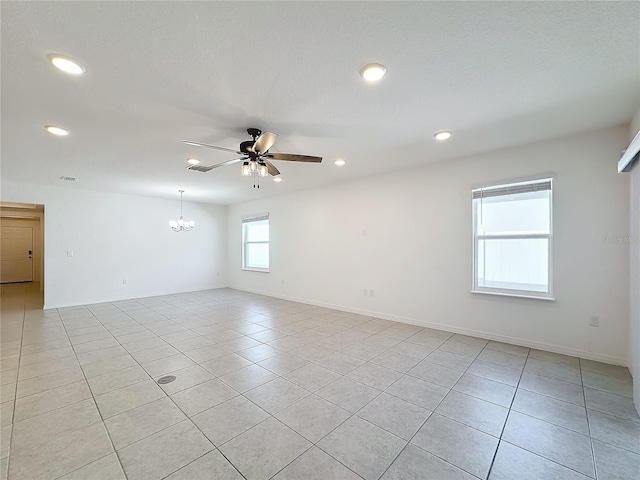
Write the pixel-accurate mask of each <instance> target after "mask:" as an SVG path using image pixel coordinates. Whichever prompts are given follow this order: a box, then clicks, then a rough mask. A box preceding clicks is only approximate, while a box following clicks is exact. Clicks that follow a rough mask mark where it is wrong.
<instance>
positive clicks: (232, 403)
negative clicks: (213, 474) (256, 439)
mask: <svg viewBox="0 0 640 480" xmlns="http://www.w3.org/2000/svg"><path fill="white" fill-rule="evenodd" d="M267 418H269V414H268V413H267V412H265V411H264V410H262V409H261V408H260V407H258V406H257V405H255V404H254V403H252V402H250V401H249V400H247V399H246V398H244V397H242V396H238V397H235V398H232V399H231V400H227V401H226V402H224V403H221V404H220V405H218V406H215V407H213V408H210V409H209V410H205V411H204V412H202V413H199V414H198V415H195V416H194V417H193V418H192V421H193V422H194V423H195V424H196V425H197V426H198V428H199V429H200V430H202V432H203V433H204V434H205V435H206V436H207V438H208V439H209V440H211V442H213V444H214V445H216V446H217V447H219V446H220V445H222V444H223V443H225V442H228V441H229V440H231V439H232V438H234V437H236V436H238V435H240V434H241V433H243V432H245V431H247V430H249V429H250V428H251V427H254V426H255V425H257V424H258V423H260V422H262V421H264V420H266V419H267Z"/></svg>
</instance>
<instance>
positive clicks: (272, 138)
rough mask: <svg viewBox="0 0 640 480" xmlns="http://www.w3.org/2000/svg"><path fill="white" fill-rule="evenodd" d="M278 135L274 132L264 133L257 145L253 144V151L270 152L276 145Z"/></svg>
mask: <svg viewBox="0 0 640 480" xmlns="http://www.w3.org/2000/svg"><path fill="white" fill-rule="evenodd" d="M277 137H278V135H277V134H276V133H273V132H264V133H263V134H262V135H260V136H259V137H258V139H257V140H256V143H254V144H253V151H254V152H259V153H264V152H266V151H268V150H269V149H270V148H271V147H272V146H273V144H274V143H276V138H277Z"/></svg>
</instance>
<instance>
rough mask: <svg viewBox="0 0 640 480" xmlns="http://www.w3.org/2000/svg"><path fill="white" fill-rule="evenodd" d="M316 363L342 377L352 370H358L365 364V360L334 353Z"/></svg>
mask: <svg viewBox="0 0 640 480" xmlns="http://www.w3.org/2000/svg"><path fill="white" fill-rule="evenodd" d="M314 363H315V364H317V365H320V366H321V367H324V368H326V369H327V370H331V371H332V372H335V373H338V374H340V375H346V374H347V373H349V372H351V371H352V370H355V369H356V368H358V367H359V366H360V365H363V364H364V363H365V362H364V360H361V359H359V358H356V357H352V356H351V355H346V354H344V353H341V352H334V353H332V354H331V355H327V356H326V357H323V358H319V359H318V360H315V361H314Z"/></svg>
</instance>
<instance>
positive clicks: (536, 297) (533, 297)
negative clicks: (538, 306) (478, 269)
mask: <svg viewBox="0 0 640 480" xmlns="http://www.w3.org/2000/svg"><path fill="white" fill-rule="evenodd" d="M471 293H480V294H482V295H495V296H498V297H515V298H528V299H529V300H545V301H547V302H555V301H556V299H555V298H554V297H543V296H539V295H527V294H526V293H506V292H489V291H485V290H471Z"/></svg>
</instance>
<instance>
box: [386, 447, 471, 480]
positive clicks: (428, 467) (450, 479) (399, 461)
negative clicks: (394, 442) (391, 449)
mask: <svg viewBox="0 0 640 480" xmlns="http://www.w3.org/2000/svg"><path fill="white" fill-rule="evenodd" d="M421 478H425V479H434V480H436V479H437V480H475V479H476V478H477V477H474V476H473V475H469V474H468V473H467V472H465V471H464V470H461V469H459V468H458V467H455V466H453V465H451V464H450V463H447V462H445V461H443V460H441V459H439V458H438V457H436V456H435V455H431V454H430V453H429V452H427V451H425V450H422V449H421V448H418V447H416V446H415V445H412V444H409V445H407V446H406V447H405V449H404V450H403V451H402V453H401V454H400V455H399V456H398V458H396V460H395V461H394V462H393V464H392V465H391V467H389V470H387V471H386V473H385V474H384V475H383V476H382V478H381V480H411V479H421Z"/></svg>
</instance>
